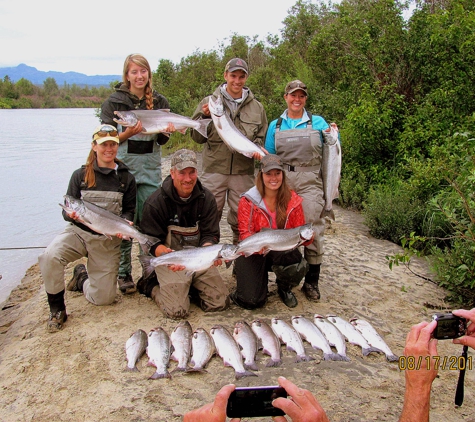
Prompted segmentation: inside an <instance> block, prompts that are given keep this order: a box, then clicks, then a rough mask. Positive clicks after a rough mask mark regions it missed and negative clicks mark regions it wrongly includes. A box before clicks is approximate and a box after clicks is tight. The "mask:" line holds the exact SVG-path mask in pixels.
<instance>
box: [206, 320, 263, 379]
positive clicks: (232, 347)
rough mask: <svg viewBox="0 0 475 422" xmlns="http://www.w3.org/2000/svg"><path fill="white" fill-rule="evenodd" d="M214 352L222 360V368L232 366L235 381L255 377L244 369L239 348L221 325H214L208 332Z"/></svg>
mask: <svg viewBox="0 0 475 422" xmlns="http://www.w3.org/2000/svg"><path fill="white" fill-rule="evenodd" d="M210 334H211V337H212V338H213V340H214V345H215V346H216V350H217V352H218V354H219V356H221V358H222V359H223V362H224V366H232V367H233V368H234V371H235V377H236V379H241V378H243V377H257V375H256V374H255V373H254V372H251V371H248V370H246V369H245V368H244V364H243V361H242V356H241V352H240V350H239V346H238V344H237V343H236V341H235V340H234V338H233V336H232V335H231V334H230V333H229V331H228V330H227V329H226V328H224V327H223V326H222V325H215V326H213V327H212V328H211V330H210Z"/></svg>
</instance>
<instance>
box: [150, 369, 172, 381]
mask: <svg viewBox="0 0 475 422" xmlns="http://www.w3.org/2000/svg"><path fill="white" fill-rule="evenodd" d="M171 377H172V376H171V375H170V373H169V372H168V371H167V372H165V373H164V374H159V373H158V372H154V373H153V374H152V376H151V377H150V378H149V380H158V379H161V378H171Z"/></svg>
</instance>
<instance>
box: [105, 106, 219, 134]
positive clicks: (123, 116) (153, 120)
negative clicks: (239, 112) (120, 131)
mask: <svg viewBox="0 0 475 422" xmlns="http://www.w3.org/2000/svg"><path fill="white" fill-rule="evenodd" d="M114 114H115V115H117V116H118V117H119V118H118V119H113V120H114V122H116V123H118V124H120V125H122V126H124V127H127V126H135V125H136V124H137V123H138V122H139V120H140V121H141V122H142V128H143V130H142V133H147V134H150V133H162V132H165V131H166V129H167V126H168V123H173V126H175V129H176V130H178V131H182V132H184V131H186V129H187V128H192V129H195V130H196V131H198V132H199V133H201V135H203V136H204V137H205V138H207V137H208V133H207V132H208V125H209V124H210V123H211V119H202V120H192V119H190V118H189V117H186V116H182V115H180V114H175V113H171V112H170V110H134V111H114Z"/></svg>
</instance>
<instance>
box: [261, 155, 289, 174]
mask: <svg viewBox="0 0 475 422" xmlns="http://www.w3.org/2000/svg"><path fill="white" fill-rule="evenodd" d="M274 169H278V170H282V171H283V170H284V166H283V164H282V160H281V159H280V157H279V156H278V155H275V154H267V155H264V157H262V159H261V171H262V172H263V173H267V172H268V171H270V170H274Z"/></svg>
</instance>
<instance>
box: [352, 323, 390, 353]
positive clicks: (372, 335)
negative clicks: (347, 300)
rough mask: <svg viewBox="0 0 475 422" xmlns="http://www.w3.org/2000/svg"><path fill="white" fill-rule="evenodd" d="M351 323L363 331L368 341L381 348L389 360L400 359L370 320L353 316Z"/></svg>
mask: <svg viewBox="0 0 475 422" xmlns="http://www.w3.org/2000/svg"><path fill="white" fill-rule="evenodd" d="M350 323H351V324H352V325H353V326H354V327H355V328H356V329H357V330H358V331H359V332H360V333H361V334H363V337H364V338H365V339H366V340H367V341H368V343H369V344H370V345H371V346H373V347H376V348H377V349H379V350H381V351H382V352H383V353H384V354H385V355H386V359H387V360H388V361H389V362H395V361H397V360H399V357H398V356H396V355H395V354H394V353H393V352H392V351H391V349H390V348H389V346H388V345H387V344H386V342H385V341H384V340H383V338H382V337H381V336H380V335H379V333H378V332H377V331H376V329H375V328H374V327H373V326H372V325H371V324H370V323H369V322H368V321H365V320H363V319H358V318H352V319H350Z"/></svg>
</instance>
